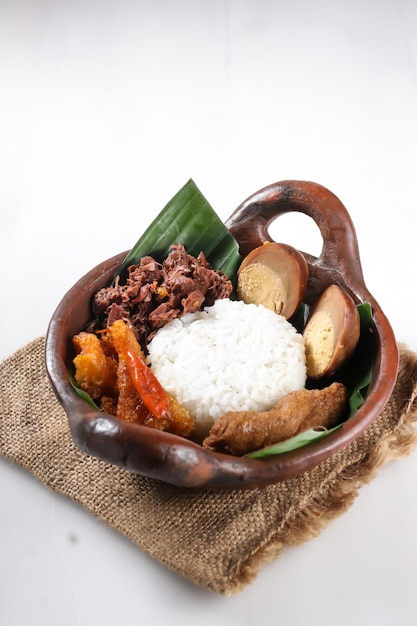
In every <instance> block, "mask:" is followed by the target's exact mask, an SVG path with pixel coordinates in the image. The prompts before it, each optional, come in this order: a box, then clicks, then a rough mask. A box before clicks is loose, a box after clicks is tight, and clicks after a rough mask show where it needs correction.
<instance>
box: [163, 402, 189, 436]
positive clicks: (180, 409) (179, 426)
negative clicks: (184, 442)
mask: <svg viewBox="0 0 417 626" xmlns="http://www.w3.org/2000/svg"><path fill="white" fill-rule="evenodd" d="M168 400H169V406H170V409H171V424H170V427H169V432H170V433H174V434H175V435H181V437H187V436H188V435H190V434H191V432H192V431H193V430H194V428H195V419H194V418H193V417H191V415H190V413H189V411H188V410H187V409H186V408H185V407H184V406H181V404H180V403H179V402H178V400H177V399H176V397H175V396H173V395H171V394H170V393H169V394H168Z"/></svg>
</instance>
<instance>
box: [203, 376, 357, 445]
mask: <svg viewBox="0 0 417 626" xmlns="http://www.w3.org/2000/svg"><path fill="white" fill-rule="evenodd" d="M346 403H347V389H346V387H345V386H344V385H342V384H341V383H333V384H332V385H330V386H329V387H325V388H324V389H301V390H300V391H293V392H291V393H288V394H287V395H285V396H283V397H282V398H281V399H280V400H278V402H277V403H276V404H275V405H274V406H273V407H272V409H270V410H269V411H265V412H261V413H257V412H254V411H230V412H229V413H225V414H224V415H222V416H221V417H220V418H219V419H218V420H217V421H216V422H215V423H214V425H213V426H212V428H211V430H210V432H209V434H208V436H207V437H206V438H205V440H204V441H203V447H205V448H209V449H211V450H216V451H218V452H227V453H229V454H234V455H236V456H242V455H244V454H247V453H248V452H253V451H254V450H259V449H260V448H264V447H266V446H270V445H272V444H274V443H278V442H279V441H284V440H285V439H289V438H290V437H293V436H294V435H297V434H298V433H300V432H303V431H304V430H307V429H309V428H318V427H325V428H331V427H332V426H334V425H336V424H337V422H338V421H339V420H340V418H341V417H342V416H343V413H344V411H345V408H346Z"/></svg>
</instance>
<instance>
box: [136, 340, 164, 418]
mask: <svg viewBox="0 0 417 626" xmlns="http://www.w3.org/2000/svg"><path fill="white" fill-rule="evenodd" d="M126 357H127V365H128V368H129V373H130V376H131V378H132V382H133V384H134V386H135V389H136V391H137V392H138V394H139V395H140V397H141V398H142V400H143V403H144V405H145V406H146V408H147V409H148V411H150V412H151V413H152V415H154V416H155V417H156V418H157V419H170V417H171V409H170V405H169V400H168V396H167V394H166V392H165V390H164V388H163V387H162V385H161V384H160V382H159V381H158V379H157V378H156V376H155V374H154V373H153V372H152V370H151V369H150V368H149V367H148V366H147V365H146V363H145V362H144V361H143V360H142V359H141V358H140V356H138V355H137V354H135V353H134V352H133V351H132V350H127V351H126Z"/></svg>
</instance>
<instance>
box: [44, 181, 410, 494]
mask: <svg viewBox="0 0 417 626" xmlns="http://www.w3.org/2000/svg"><path fill="white" fill-rule="evenodd" d="M291 211H298V212H301V213H305V214H306V215H308V216H310V217H311V218H312V219H313V220H314V221H315V222H316V224H317V225H318V227H319V228H320V231H321V234H322V237H323V249H322V252H321V255H320V256H319V257H318V258H316V257H313V256H311V255H309V254H307V253H303V254H305V257H306V259H307V262H308V265H309V270H310V278H309V283H308V290H307V296H306V300H307V302H310V303H311V302H313V301H314V300H315V298H317V296H318V295H319V294H320V293H321V292H322V291H323V290H324V289H325V288H326V287H327V286H328V285H329V284H331V283H336V284H339V285H340V286H342V287H344V288H345V289H346V290H347V291H348V292H349V293H350V294H351V295H352V296H353V298H354V300H355V301H356V302H357V303H360V302H365V301H368V302H370V304H371V306H372V310H373V329H372V333H371V334H372V341H371V344H370V346H369V348H368V349H369V350H372V351H373V352H374V366H373V374H372V380H371V384H370V387H369V390H368V393H367V396H366V399H365V402H364V404H363V405H362V407H361V408H360V409H359V410H358V411H357V412H356V413H355V414H354V415H353V416H352V417H351V418H349V419H348V420H347V421H346V422H345V423H344V424H343V425H342V427H341V428H339V429H338V430H336V431H334V432H332V433H331V434H329V435H328V436H326V437H324V438H322V439H320V440H319V441H316V442H314V443H311V444H309V445H308V446H305V447H303V448H299V449H298V450H294V451H291V452H287V453H284V454H281V455H279V456H275V457H269V458H266V459H248V458H237V457H233V456H229V455H226V454H220V453H215V452H211V451H208V450H206V449H203V448H202V447H201V446H200V445H198V444H196V443H194V442H192V441H188V440H186V439H183V438H180V437H178V436H176V435H172V434H168V433H163V432H160V431H157V430H153V429H151V428H148V427H145V426H139V425H135V424H131V423H128V422H124V421H122V420H120V419H118V418H116V417H114V416H111V415H108V414H106V413H103V412H98V411H94V410H92V409H91V407H90V406H89V405H88V404H87V403H86V402H84V401H83V400H82V399H80V398H79V397H78V396H77V395H76V393H75V392H74V390H73V389H72V387H71V385H70V383H69V382H68V375H67V368H68V367H70V366H71V363H72V358H73V356H74V355H73V349H72V342H71V339H72V337H73V335H74V334H76V333H77V332H78V331H79V330H80V328H82V326H83V325H84V324H85V323H86V322H87V321H88V320H89V319H90V316H91V310H90V303H91V298H92V296H93V294H94V293H95V292H96V291H97V290H99V289H100V288H102V287H103V286H105V285H106V284H108V282H109V281H110V280H111V277H112V276H113V274H114V272H115V270H116V269H117V267H118V266H119V264H120V263H121V261H122V260H123V258H124V256H125V254H126V253H122V254H119V255H117V256H115V257H113V258H111V259H108V260H106V261H104V262H103V263H101V264H100V265H98V266H97V267H95V268H94V269H92V270H91V271H90V272H88V273H87V274H86V275H85V276H84V277H83V278H81V279H80V280H79V281H78V282H77V283H76V284H75V285H74V286H73V287H72V288H71V289H70V290H69V291H68V293H67V294H66V295H65V296H64V298H63V299H62V301H61V303H60V304H59V305H58V307H57V309H56V311H55V312H54V314H53V316H52V319H51V321H50V324H49V327H48V332H47V336H46V348H45V357H46V368H47V372H48V375H49V377H50V381H51V383H52V387H53V389H54V391H55V393H56V396H57V398H58V399H59V401H60V402H61V404H62V406H63V408H64V410H65V412H66V414H67V416H68V421H69V426H70V429H71V433H72V437H73V440H74V442H75V444H76V445H77V446H78V447H79V448H80V449H81V450H83V451H84V452H86V453H87V454H89V455H92V456H94V457H98V458H100V459H102V460H104V461H106V462H108V463H111V464H114V465H117V466H120V467H122V468H125V469H126V470H129V471H131V472H136V473H138V474H141V475H144V476H147V477H151V478H154V479H158V480H161V481H164V482H167V483H171V484H174V485H178V486H181V487H196V488H202V489H239V488H248V487H250V488H254V487H262V486H265V485H269V484H273V483H277V482H279V481H282V480H285V479H289V478H293V477H295V476H297V475H299V474H301V473H303V472H305V471H308V470H311V469H313V468H314V467H315V466H317V465H318V464H319V463H321V462H322V461H324V460H325V459H327V458H328V457H330V456H331V455H333V454H335V453H336V452H338V451H339V450H341V449H342V448H344V447H345V446H347V445H348V444H349V443H351V442H352V441H353V440H354V439H356V438H357V437H358V436H359V435H360V434H361V433H362V432H363V431H364V430H365V429H366V428H367V427H368V426H369V425H370V424H371V422H372V421H373V420H374V419H375V418H376V417H377V416H378V415H379V414H380V413H381V411H382V409H383V408H384V406H385V404H386V402H387V401H388V399H389V397H390V394H391V392H392V389H393V387H394V384H395V381H396V377H397V370H398V350H397V344H396V341H395V338H394V334H393V332H392V329H391V327H390V324H389V322H388V320H387V318H386V317H385V315H384V313H383V312H382V311H381V308H380V306H379V305H378V302H377V301H376V300H375V298H374V297H373V296H372V295H371V294H370V293H369V291H368V290H367V288H366V286H365V283H364V279H363V275H362V269H361V263H360V259H359V252H358V244H357V238H356V233H355V229H354V226H353V224H352V221H351V219H350V217H349V215H348V213H347V211H346V209H345V207H344V206H343V204H342V203H341V202H340V200H339V199H338V198H337V197H336V196H335V195H334V194H333V193H331V192H330V191H329V190H327V189H325V188H324V187H322V186H321V185H318V184H315V183H311V182H299V181H282V182H279V183H275V184H273V185H270V186H268V187H265V188H264V189H261V190H260V191H258V192H256V193H255V194H253V195H252V196H250V197H249V198H248V199H247V200H245V201H244V202H243V203H242V204H241V205H240V206H239V207H238V208H237V210H236V211H235V212H234V213H233V214H232V215H231V217H230V218H229V219H228V221H227V222H226V225H227V227H228V228H229V230H230V231H231V233H232V234H233V235H234V237H235V238H236V239H237V241H238V243H239V246H240V251H241V253H242V255H245V254H247V253H248V252H249V251H250V250H252V249H253V248H254V247H256V246H258V245H260V244H261V243H262V242H263V241H265V240H269V241H270V240H271V237H270V235H269V233H268V227H269V225H270V224H271V223H272V222H273V221H274V220H275V219H276V218H277V217H278V216H279V215H281V214H283V213H288V212H291Z"/></svg>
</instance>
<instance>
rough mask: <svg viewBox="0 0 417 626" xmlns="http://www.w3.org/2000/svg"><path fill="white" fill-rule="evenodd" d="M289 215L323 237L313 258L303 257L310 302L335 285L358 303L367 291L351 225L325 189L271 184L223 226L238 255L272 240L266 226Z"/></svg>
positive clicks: (309, 184)
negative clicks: (311, 224) (301, 217)
mask: <svg viewBox="0 0 417 626" xmlns="http://www.w3.org/2000/svg"><path fill="white" fill-rule="evenodd" d="M289 212H300V213H304V214H306V215H308V216H309V217H311V218H312V219H313V220H314V221H315V223H316V224H317V226H318V227H319V229H320V232H321V235H322V238H323V248H322V251H321V254H320V256H319V257H318V258H316V257H314V256H312V255H311V254H309V253H308V251H306V252H304V255H305V257H306V258H307V261H308V263H309V269H310V280H309V296H310V298H312V299H313V298H315V297H317V295H318V293H319V292H321V291H323V290H324V289H325V287H326V286H327V284H330V283H332V282H333V283H334V282H336V283H340V284H343V285H344V286H345V287H348V288H349V289H350V290H351V292H352V293H353V294H354V295H355V296H356V298H357V299H358V300H363V298H364V296H366V295H367V292H366V288H365V285H364V279H363V274H362V267H361V263H360V258H359V250H358V243H357V238H356V232H355V228H354V226H353V222H352V220H351V218H350V216H349V214H348V212H347V210H346V208H345V206H344V205H343V204H342V202H341V201H340V200H339V198H337V196H335V195H334V194H333V193H332V192H331V191H329V190H328V189H326V188H325V187H323V186H321V185H318V184H317V183H312V182H304V181H292V180H285V181H281V182H278V183H274V184H272V185H269V186H268V187H264V188H263V189H261V190H260V191H257V192H256V193H255V194H253V195H252V196H250V197H249V198H247V199H246V200H245V201H244V202H243V203H242V204H241V205H240V206H239V207H238V208H237V209H236V211H234V213H233V214H232V215H231V217H230V218H229V220H228V221H227V222H226V226H227V227H228V229H229V230H230V231H231V233H232V234H233V235H234V236H235V238H236V239H237V241H238V242H239V246H240V252H241V254H242V255H243V256H244V255H246V254H247V253H248V252H249V251H250V250H252V249H253V248H255V247H256V246H260V245H261V244H262V243H264V242H265V241H272V237H271V236H270V234H269V232H268V228H269V226H270V225H271V223H272V222H273V221H274V220H275V219H276V218H277V217H279V216H280V215H282V214H284V213H289ZM323 276H324V277H325V279H324V280H323ZM364 292H366V293H364Z"/></svg>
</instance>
